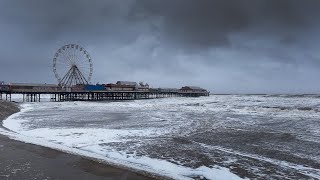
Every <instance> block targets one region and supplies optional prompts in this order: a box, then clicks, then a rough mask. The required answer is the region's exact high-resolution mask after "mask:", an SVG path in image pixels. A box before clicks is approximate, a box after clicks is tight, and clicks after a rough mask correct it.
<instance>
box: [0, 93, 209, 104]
mask: <svg viewBox="0 0 320 180" xmlns="http://www.w3.org/2000/svg"><path fill="white" fill-rule="evenodd" d="M13 94H19V95H22V101H23V102H40V101H41V95H50V101H54V102H61V101H108V100H113V101H114V100H138V99H156V98H167V97H199V96H209V93H208V92H206V93H201V92H177V91H174V92H170V91H169V92H152V91H81V92H63V91H23V92H22V91H10V90H7V91H5V90H0V99H1V100H5V101H12V95H13Z"/></svg>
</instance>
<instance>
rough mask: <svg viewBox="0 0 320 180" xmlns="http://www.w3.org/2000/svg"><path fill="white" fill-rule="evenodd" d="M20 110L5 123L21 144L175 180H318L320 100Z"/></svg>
mask: <svg viewBox="0 0 320 180" xmlns="http://www.w3.org/2000/svg"><path fill="white" fill-rule="evenodd" d="M21 107H22V111H21V112H20V113H18V114H15V115H13V116H11V117H9V118H8V119H7V120H5V121H4V123H3V126H4V127H5V128H8V129H10V130H11V131H13V132H14V133H15V136H16V137H17V139H19V138H20V139H23V140H24V141H32V142H34V143H36V144H39V145H44V146H48V147H52V148H56V149H63V150H67V151H71V152H74V153H79V154H81V155H85V156H88V157H91V156H92V157H95V158H98V159H103V160H105V161H106V162H112V163H119V164H122V165H124V166H128V167H130V168H134V169H139V170H145V171H148V172H152V173H156V174H159V175H164V176H169V177H172V178H174V179H238V178H249V179H320V96H318V95H211V96H210V97H200V98H182V97H179V98H164V99H151V100H135V101H121V102H41V103H23V104H21ZM2 131H4V130H2ZM26 138H27V139H26Z"/></svg>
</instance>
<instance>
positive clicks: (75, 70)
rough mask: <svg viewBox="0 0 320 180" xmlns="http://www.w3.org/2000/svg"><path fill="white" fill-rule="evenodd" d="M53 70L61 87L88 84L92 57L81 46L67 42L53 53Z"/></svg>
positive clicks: (91, 69) (91, 70)
mask: <svg viewBox="0 0 320 180" xmlns="http://www.w3.org/2000/svg"><path fill="white" fill-rule="evenodd" d="M53 72H54V74H55V77H56V78H57V80H58V83H59V85H60V86H61V87H72V86H73V85H77V84H82V85H85V84H89V83H90V81H91V77H92V72H93V63H92V59H91V57H90V55H89V53H88V52H87V51H86V50H85V49H84V48H83V47H81V46H79V45H76V44H68V45H65V46H62V47H61V48H60V49H58V51H57V52H56V53H55V55H54V58H53Z"/></svg>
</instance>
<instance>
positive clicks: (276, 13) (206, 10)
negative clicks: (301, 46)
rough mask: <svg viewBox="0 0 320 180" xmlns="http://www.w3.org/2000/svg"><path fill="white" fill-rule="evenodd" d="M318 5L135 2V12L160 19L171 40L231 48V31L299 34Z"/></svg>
mask: <svg viewBox="0 0 320 180" xmlns="http://www.w3.org/2000/svg"><path fill="white" fill-rule="evenodd" d="M319 5H320V3H319V1H308V0H307V1H301V0H300V1H297V0H282V1H278V0H268V1H261V0H258V1H252V0H240V1H239V0H224V1H222V0H221V1H195V0H176V1H152V0H151V1H150V0H142V1H137V4H136V9H134V13H137V12H138V13H141V14H140V17H141V19H143V18H146V17H149V16H150V15H151V16H159V17H161V18H163V24H164V27H163V30H164V33H165V35H166V37H170V39H173V40H178V41H181V42H182V43H187V44H193V45H199V46H209V47H211V46H213V45H230V43H231V42H230V40H229V38H228V35H229V34H230V33H233V32H239V31H247V30H251V29H260V28H261V31H262V32H263V31H264V32H265V33H279V35H286V34H287V33H288V32H291V33H298V32H301V31H303V30H305V29H308V28H309V27H310V26H312V25H313V24H312V23H314V21H312V18H315V17H319V11H318V9H319V7H320V6H319ZM138 17H139V16H138ZM285 39H288V38H285ZM285 39H284V40H283V42H285ZM291 40H294V39H293V38H291ZM286 42H288V41H286Z"/></svg>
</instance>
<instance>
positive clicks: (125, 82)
mask: <svg viewBox="0 0 320 180" xmlns="http://www.w3.org/2000/svg"><path fill="white" fill-rule="evenodd" d="M116 84H117V85H126V86H137V85H138V84H137V83H136V82H133V81H117V83H116Z"/></svg>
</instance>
